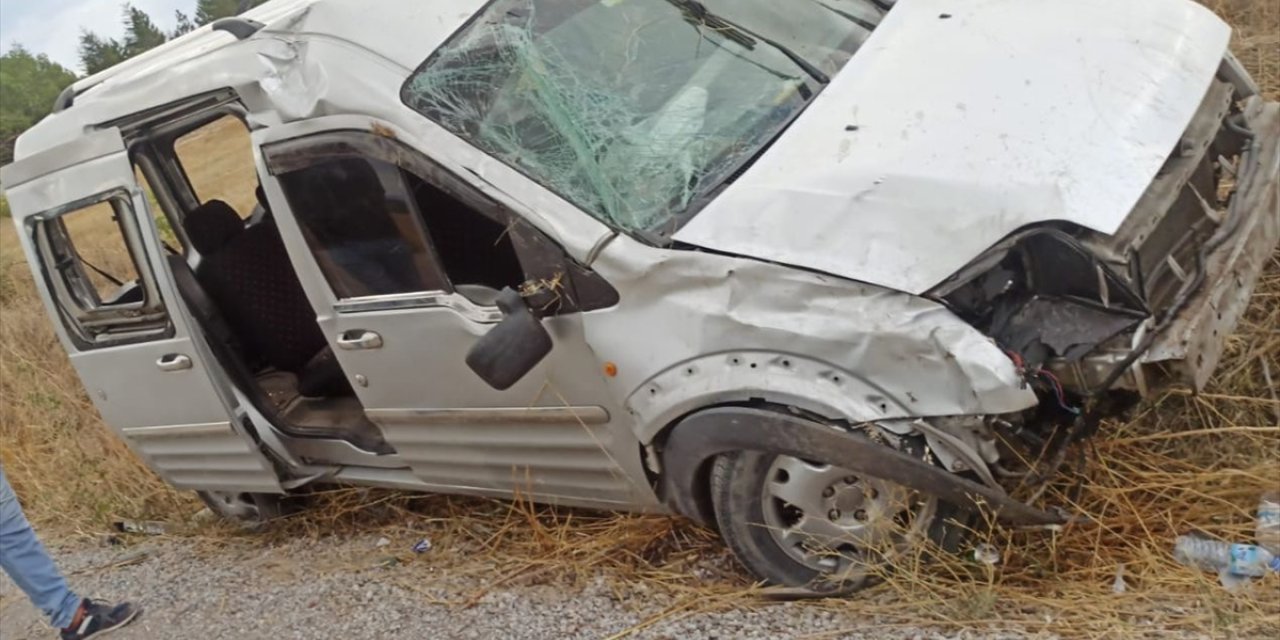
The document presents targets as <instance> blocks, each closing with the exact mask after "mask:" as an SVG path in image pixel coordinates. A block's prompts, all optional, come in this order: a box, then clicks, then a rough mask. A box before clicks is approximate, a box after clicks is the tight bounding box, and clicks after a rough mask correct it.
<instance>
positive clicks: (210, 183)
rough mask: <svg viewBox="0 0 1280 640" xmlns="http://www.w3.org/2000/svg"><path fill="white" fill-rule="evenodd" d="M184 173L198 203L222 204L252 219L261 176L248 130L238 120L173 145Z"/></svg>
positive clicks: (226, 118) (221, 121)
mask: <svg viewBox="0 0 1280 640" xmlns="http://www.w3.org/2000/svg"><path fill="white" fill-rule="evenodd" d="M173 154H174V155H175V156H177V158H178V163H179V164H181V165H182V171H183V173H185V174H186V175H187V182H189V183H190V184H191V190H192V191H193V192H194V195H195V197H196V199H197V200H198V201H199V202H208V201H210V200H222V201H223V202H226V203H227V204H229V205H231V208H232V209H235V211H236V213H238V214H240V217H241V218H246V219H247V218H248V217H249V216H251V215H253V211H254V208H255V207H256V206H257V204H258V199H257V197H256V195H255V194H254V188H255V187H257V186H258V174H257V171H256V169H255V165H254V159H253V142H252V140H251V139H250V137H249V128H248V127H246V126H245V124H244V123H243V122H241V121H240V119H239V118H237V117H235V116H231V115H227V116H223V117H221V118H219V119H217V120H214V121H213V122H210V123H209V124H206V125H204V126H203V127H200V128H199V129H196V130H194V131H191V132H189V133H186V134H184V135H183V136H182V137H180V138H178V139H177V140H175V141H174V142H173Z"/></svg>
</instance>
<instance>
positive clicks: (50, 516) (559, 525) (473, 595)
mask: <svg viewBox="0 0 1280 640" xmlns="http://www.w3.org/2000/svg"><path fill="white" fill-rule="evenodd" d="M1207 4H1209V5H1210V6H1211V7H1212V8H1214V9H1215V10H1216V11H1218V12H1219V13H1220V14H1222V15H1223V16H1224V17H1226V18H1228V19H1229V20H1230V21H1231V22H1232V23H1233V24H1235V25H1236V26H1237V29H1238V31H1237V34H1236V39H1235V41H1234V45H1233V46H1234V48H1235V50H1236V52H1237V55H1238V56H1239V57H1240V59H1241V60H1242V62H1243V63H1244V64H1245V65H1246V66H1247V67H1248V68H1249V69H1250V71H1251V72H1252V73H1253V74H1254V77H1255V78H1256V79H1257V80H1258V81H1259V82H1260V83H1261V84H1262V85H1263V86H1264V88H1265V89H1266V91H1267V92H1268V93H1269V95H1270V96H1271V97H1272V98H1276V97H1280V3H1276V2H1274V1H1272V0H1218V1H1216V2H1214V1H1212V0H1210V1H1209V2H1207ZM210 139H211V140H215V141H216V140H222V139H225V137H223V136H210ZM224 155H225V156H227V157H231V156H232V155H233V154H232V153H226V154H224ZM234 175H235V174H234V170H233V169H227V170H226V172H225V176H224V177H223V178H222V180H221V181H219V180H218V179H217V177H216V176H214V177H211V178H204V177H201V178H200V180H202V181H203V180H211V182H209V183H208V184H209V186H208V187H207V188H208V189H209V190H210V193H217V194H225V195H224V197H227V198H228V199H231V200H236V203H237V205H240V204H243V205H248V202H247V201H246V202H244V203H241V202H239V200H237V199H244V197H245V196H244V194H245V190H243V189H242V188H238V185H239V184H243V182H242V180H243V179H244V177H243V176H241V177H240V178H235V177H233V176H234ZM6 222H7V221H6ZM1264 363H1266V364H1265V365H1264ZM1264 366H1265V367H1267V368H1269V370H1270V373H1271V376H1272V379H1273V380H1280V253H1277V254H1276V255H1275V256H1273V259H1272V261H1271V265H1270V267H1269V269H1268V272H1267V274H1266V276H1265V277H1264V279H1263V280H1262V282H1261V283H1260V286H1259V287H1258V290H1257V292H1256V293H1255V295H1254V298H1253V302H1252V306H1251V308H1250V310H1249V312H1248V314H1247V317H1246V318H1245V320H1244V321H1243V323H1242V325H1241V327H1240V329H1239V331H1238V333H1237V335H1235V336H1233V337H1232V338H1231V340H1230V343H1229V347H1228V353H1227V354H1226V357H1225V359H1224V361H1223V363H1222V365H1221V367H1220V369H1219V372H1218V375H1217V377H1216V378H1215V379H1214V381H1213V382H1212V384H1211V388H1210V390H1209V392H1208V393H1206V394H1204V395H1201V396H1191V395H1188V394H1186V393H1182V392H1177V391H1174V392H1170V393H1168V394H1167V395H1166V396H1164V397H1163V398H1161V399H1159V400H1158V401H1156V402H1153V403H1150V404H1148V405H1145V406H1144V407H1142V408H1141V409H1140V410H1139V412H1138V413H1137V414H1136V415H1135V416H1134V417H1133V418H1132V419H1129V420H1127V421H1124V422H1113V423H1108V424H1107V425H1106V426H1105V428H1104V429H1103V432H1102V434H1101V436H1100V437H1099V438H1098V439H1097V440H1096V443H1095V447H1094V451H1093V452H1092V454H1093V455H1091V457H1090V461H1089V464H1088V465H1087V466H1086V467H1085V469H1084V471H1083V472H1082V478H1081V480H1082V481H1083V484H1082V485H1081V488H1080V491H1079V493H1078V494H1073V496H1074V499H1073V500H1072V501H1073V502H1074V504H1075V505H1076V507H1077V508H1078V509H1079V510H1080V511H1081V512H1083V513H1085V514H1088V515H1089V516H1091V517H1092V518H1093V519H1094V523H1091V524H1087V525H1073V526H1070V527H1067V528H1065V529H1064V530H1062V531H1058V532H1048V531H1002V530H996V531H994V532H987V533H983V534H980V536H979V537H985V538H987V539H989V540H990V541H991V542H992V543H994V544H996V545H997V546H999V547H1000V548H1001V549H1002V550H1003V552H1004V562H1003V563H1002V564H1001V565H1000V566H999V567H997V568H991V567H985V566H983V565H976V564H974V563H971V562H968V561H967V560H966V559H965V558H962V557H961V558H957V557H946V556H943V557H941V558H939V556H936V555H928V556H925V555H921V556H918V557H916V558H914V559H908V562H907V563H906V564H907V565H908V566H907V568H906V569H905V570H902V571H899V572H896V573H895V574H893V575H889V576H886V581H885V583H884V584H883V585H881V586H879V587H876V588H875V589H873V590H871V591H869V592H867V593H865V594H864V595H860V596H858V597H856V598H854V599H850V600H841V601H829V602H821V603H813V604H810V605H808V606H815V607H827V608H833V609H839V610H856V611H857V612H858V613H859V614H860V615H865V616H871V615H875V616H878V617H879V618H880V619H881V620H883V621H889V623H890V624H892V623H893V621H895V620H896V621H900V622H901V623H902V624H903V625H919V624H922V623H933V624H939V625H944V626H956V627H960V626H964V627H973V626H998V627H1003V628H1017V629H1020V630H1023V631H1026V632H1040V631H1045V632H1051V633H1059V634H1063V635H1069V636H1088V637H1114V636H1127V637H1131V636H1147V635H1151V636H1155V635H1162V634H1163V633H1164V632H1165V631H1175V632H1176V631H1185V632H1194V633H1209V634H1213V635H1236V636H1261V635H1270V636H1272V637H1276V635H1277V634H1280V577H1275V576H1273V577H1272V578H1270V579H1268V580H1266V581H1263V582H1260V583H1258V584H1255V585H1254V587H1253V588H1252V589H1251V590H1248V591H1246V592H1242V593H1229V592H1227V591H1225V590H1224V589H1222V588H1221V587H1219V586H1218V585H1217V583H1216V578H1215V577H1214V576H1211V575H1208V574H1201V573H1199V572H1195V571H1191V570H1187V569H1184V568H1182V567H1180V566H1178V565H1177V564H1175V563H1174V562H1173V560H1172V557H1171V555H1170V548H1171V546H1172V542H1173V538H1174V537H1175V536H1176V535H1178V534H1180V533H1185V532H1190V531H1200V532H1204V533H1208V534H1210V535H1215V536H1220V537H1222V538H1224V539H1231V540H1248V539H1249V538H1250V535H1251V532H1250V527H1251V521H1252V516H1251V510H1252V508H1253V506H1254V504H1255V502H1256V499H1257V497H1258V495H1259V494H1260V493H1261V492H1262V491H1263V490H1265V489H1268V488H1278V487H1280V402H1278V401H1277V400H1276V396H1275V395H1274V394H1275V389H1274V388H1269V387H1271V386H1273V385H1268V383H1267V382H1266V377H1265V375H1264ZM0 398H2V399H3V401H2V402H0V459H3V463H4V465H5V469H6V473H7V474H8V475H9V477H10V479H11V481H12V482H13V484H14V486H15V488H16V489H17V492H18V494H19V495H21V496H24V498H25V503H26V506H27V510H28V514H29V515H30V517H31V518H32V520H33V521H35V522H36V524H37V526H38V527H40V528H42V529H44V530H46V531H52V532H63V533H69V532H74V531H86V532H93V531H102V530H103V529H104V528H105V525H106V523H107V522H108V521H109V520H110V519H111V518H112V517H116V516H128V517H133V518H154V519H169V520H173V521H180V520H184V519H185V518H186V517H187V516H189V515H190V514H192V513H193V512H194V511H196V510H197V509H198V505H197V503H196V502H195V501H194V500H193V499H192V498H191V497H190V496H189V495H186V494H181V493H178V492H176V491H174V490H173V489H171V488H169V487H168V486H167V485H165V484H164V483H162V482H160V481H159V480H158V479H156V477H155V476H154V475H153V474H151V473H150V472H149V471H148V470H147V469H146V468H145V467H144V466H142V465H141V464H140V463H139V462H138V461H137V460H136V459H135V458H134V456H133V455H131V454H130V453H129V452H128V450H127V449H126V447H125V446H124V445H123V444H121V442H120V441H119V440H118V439H117V438H115V437H114V436H113V435H112V434H111V433H110V431H109V429H108V428H106V427H105V426H104V425H103V424H102V423H101V421H100V420H99V419H98V417H97V414H96V412H95V411H94V409H93V406H92V404H91V403H90V402H89V400H88V398H87V397H86V396H85V394H84V391H83V389H82V388H81V386H80V383H79V380H78V379H77V378H76V375H75V373H74V371H73V370H72V368H71V366H70V363H69V362H68V360H67V358H66V356H65V354H64V352H63V350H62V348H61V346H59V345H58V343H57V340H56V338H55V337H54V334H53V332H52V329H51V327H50V324H49V320H48V318H47V316H46V315H45V313H44V310H43V309H42V308H41V304H40V302H39V300H38V299H37V298H36V296H35V295H34V291H33V288H32V283H31V277H30V274H29V272H28V270H27V268H26V266H25V263H24V262H23V257H22V255H21V251H20V250H19V249H18V248H17V245H16V239H15V235H14V230H13V229H12V228H11V227H10V225H8V224H5V225H4V227H3V228H0ZM1069 485H1070V483H1066V482H1064V483H1063V485H1062V488H1063V489H1064V490H1065V489H1066V488H1067V487H1069ZM1055 498H1056V499H1060V500H1067V499H1070V497H1069V496H1067V495H1058V496H1055ZM318 502H319V503H320V506H319V507H318V508H316V509H314V510H312V511H310V512H308V513H307V514H306V515H304V516H303V517H301V518H298V519H296V520H294V521H292V522H290V523H286V524H284V525H282V526H280V527H277V528H274V529H273V530H272V531H270V532H268V533H267V535H269V536H272V535H275V536H290V537H292V536H297V535H315V536H320V535H326V534H328V533H330V532H349V531H355V530H379V531H383V532H385V534H386V535H389V536H394V539H396V540H397V541H400V540H405V539H409V538H411V537H415V536H418V535H423V534H425V535H429V536H430V537H431V539H432V540H433V542H434V543H435V545H436V547H437V548H436V550H435V551H433V552H432V555H431V556H430V558H431V560H430V562H429V563H413V564H410V566H409V567H407V571H408V573H407V574H405V575H408V576H414V579H413V580H412V581H410V580H407V579H406V580H404V581H402V582H400V584H402V585H403V586H404V587H405V588H406V589H409V590H411V591H416V592H421V593H423V597H424V599H427V600H430V601H439V600H437V599H438V598H440V597H441V596H440V595H439V594H438V593H436V592H434V591H431V590H430V589H429V586H430V585H431V584H432V582H431V581H432V580H436V581H441V580H444V581H446V582H447V578H449V577H454V578H456V577H460V576H482V577H484V580H483V582H484V583H485V584H487V585H488V586H487V587H486V588H485V589H492V588H498V587H501V586H505V585H514V584H520V585H535V584H548V583H549V584H556V585H568V584H578V583H582V582H585V581H588V580H592V579H594V578H595V576H598V575H601V574H603V575H605V576H606V577H607V578H609V579H610V580H612V581H614V582H615V583H616V584H619V585H621V584H623V583H627V584H629V585H630V586H631V587H632V588H634V587H635V585H645V587H644V588H646V589H647V590H648V591H649V592H650V593H652V594H653V595H654V598H657V599H659V600H660V601H662V602H665V603H668V605H669V606H667V607H666V609H665V610H663V611H662V612H661V614H660V616H661V617H664V618H669V617H681V616H684V615H689V614H691V613H693V612H696V611H702V610H708V609H716V608H724V607H729V606H739V607H741V606H759V605H762V601H761V600H760V599H759V598H758V597H757V591H756V590H754V589H753V588H752V587H751V585H749V584H747V583H746V582H745V578H744V577H743V576H742V575H741V574H740V573H737V572H734V571H732V570H723V569H718V568H717V567H722V566H723V563H722V562H710V563H708V562H707V561H706V560H707V558H714V559H723V558H724V550H723V548H722V547H721V546H720V545H719V543H718V542H717V541H716V539H715V537H714V535H712V534H710V533H708V532H706V531H702V530H699V529H696V528H694V527H692V526H690V525H688V524H687V523H685V522H683V521H681V520H679V519H673V518H666V517H656V516H636V515H616V514H602V513H587V512H579V511H573V510H564V509H552V508H546V507H540V506H534V505H530V504H527V503H525V502H516V503H514V504H512V503H506V502H500V501H487V500H471V499H460V498H450V497H443V496H421V495H408V494H401V493H395V492H378V491H373V492H370V491H363V490H336V491H331V492H327V493H326V494H324V495H322V496H319V499H318ZM192 535H194V536H195V538H197V539H202V540H212V541H220V542H218V543H219V544H225V543H227V542H229V541H233V540H234V539H235V538H236V537H237V536H239V535H242V534H239V533H236V532H235V531H234V529H233V528H231V527H228V526H225V525H212V526H209V527H206V528H205V529H202V530H200V531H199V532H196V533H194V534H192ZM397 545H399V542H397ZM395 549H397V550H398V551H402V550H400V549H399V547H398V546H397V547H395ZM412 557H413V556H412V554H408V553H402V554H401V558H402V559H403V560H409V559H411V558H412ZM912 560H914V562H916V563H918V565H919V566H917V567H912V566H911V565H912V564H913V562H912ZM333 562H340V560H333ZM425 564H429V565H430V567H429V568H427V567H423V565H425ZM695 566H696V567H699V570H698V571H693V570H692V569H693V567H695ZM1121 566H1123V567H1124V575H1125V578H1126V582H1127V585H1128V589H1127V591H1126V592H1125V593H1123V594H1114V593H1113V592H1112V587H1111V585H1112V583H1113V581H1114V579H1115V575H1116V572H1117V568H1118V567H1121ZM308 570H309V571H314V570H323V569H322V567H308ZM484 592H485V591H484V590H481V591H469V592H468V591H463V592H461V593H451V595H449V596H447V598H446V599H445V600H443V601H444V602H446V603H447V604H450V605H452V606H462V607H465V606H469V604H472V603H474V601H475V600H477V599H478V598H480V597H482V596H483V595H484ZM650 622H652V620H650ZM643 624H644V623H642V626H643ZM862 631H865V629H863V630H862Z"/></svg>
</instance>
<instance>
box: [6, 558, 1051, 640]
mask: <svg viewBox="0 0 1280 640" xmlns="http://www.w3.org/2000/svg"><path fill="white" fill-rule="evenodd" d="M136 540H140V541H139V542H136V543H135V544H133V545H131V546H129V547H118V546H117V547H107V546H102V545H100V544H97V543H94V542H87V543H81V544H75V545H68V546H61V547H57V548H55V549H54V555H55V557H56V558H57V560H58V562H59V564H60V565H61V566H62V567H63V570H64V571H66V572H67V573H68V574H70V575H71V581H72V583H73V586H74V588H76V589H77V590H79V591H81V592H82V593H84V594H87V595H89V596H91V597H99V598H104V599H112V600H115V599H121V598H129V599H133V600H134V601H136V602H137V603H139V604H141V605H143V606H144V608H145V612H144V614H143V615H142V617H141V618H140V619H139V620H138V621H137V622H135V623H134V624H133V625H131V626H130V627H127V628H125V629H122V630H120V631H118V632H116V633H113V634H112V635H111V636H110V637H111V639H112V640H143V639H151V638H182V639H186V638H193V639H194V638H199V639H201V640H213V639H220V638H234V639H237V640H240V639H246V638H271V639H285V638H302V639H306V640H325V639H330V638H332V639H341V640H352V639H359V638H429V639H431V640H453V639H458V640H462V639H468V640H470V639H479V638H502V639H504V640H506V639H510V640H521V639H526V638H528V639H533V638H537V639H544V638H610V637H626V638H649V639H680V640H685V639H689V640H700V639H703V638H708V639H709V638H841V639H850V640H852V639H860V638H885V639H889V640H903V639H912V640H914V639H922V640H935V639H942V638H947V639H951V638H956V639H959V638H966V639H971V638H1023V637H1028V636H1025V635H1023V634H1021V633H1013V632H1009V633H991V632H986V633H985V635H983V634H975V633H962V634H959V635H957V634H956V633H954V632H952V633H939V632H935V631H931V630H928V629H917V628H903V627H900V626H891V627H881V626H879V625H877V624H876V622H875V621H874V620H869V619H867V618H866V617H864V616H859V615H857V613H856V608H854V607H850V609H849V612H847V613H845V612H843V611H842V612H833V611H830V610H829V609H824V608H821V607H817V606H814V605H811V604H805V603H777V604H762V605H760V606H756V607H752V608H749V609H744V608H736V609H733V610H729V611H722V612H719V613H700V614H696V615H690V616H687V617H680V615H681V614H680V612H679V611H678V610H677V611H675V612H673V611H672V610H673V609H676V608H678V607H679V606H680V605H681V601H680V600H679V598H678V596H676V595H673V594H658V593H654V592H652V591H651V590H650V589H648V588H647V587H644V586H637V587H627V586H623V587H621V588H619V587H618V586H616V585H613V586H610V585H609V584H608V581H606V580H604V579H603V578H598V579H595V580H586V581H584V582H585V583H586V584H585V585H584V586H582V587H579V588H576V589H568V588H565V587H563V586H553V585H542V586H529V585H524V586H511V587H502V588H493V589H488V588H487V587H486V584H485V582H486V579H488V580H492V579H493V576H487V577H486V576H456V575H454V576H451V575H447V573H448V572H447V571H437V570H435V569H434V568H433V566H432V557H431V553H432V552H428V553H426V554H424V555H421V556H416V557H415V556H413V555H412V553H409V554H407V558H408V561H406V562H399V563H395V564H392V565H390V566H386V565H387V563H388V562H387V561H388V554H389V550H391V549H398V548H399V547H400V545H401V543H403V542H406V541H394V542H392V541H387V540H381V542H383V543H384V544H385V545H386V546H382V547H380V546H379V544H378V543H379V542H380V540H379V538H378V537H377V536H356V537H350V538H336V537H335V538H332V539H328V540H322V541H314V540H306V541H301V540H299V541H295V542H291V543H287V544H282V545H276V546H268V545H267V543H265V542H262V541H255V540H253V539H252V538H249V539H241V540H234V541H232V542H230V543H217V544H214V543H208V542H204V543H193V542H192V541H189V540H183V539H168V538H140V539H136ZM386 543H390V544H386ZM407 544H412V542H411V541H409V542H407ZM459 603H466V604H469V605H470V606H466V604H459ZM655 617H660V620H658V621H656V622H652V620H653V619H654V618H655ZM53 637H55V634H54V633H53V632H52V631H51V630H50V629H48V628H47V627H45V626H44V625H43V623H42V621H41V620H40V619H39V617H38V615H37V613H36V611H35V610H34V609H33V608H32V607H31V605H30V604H29V603H28V602H27V601H26V599H25V598H23V596H22V594H21V592H19V591H18V590H17V588H16V587H15V586H14V585H13V584H12V583H11V582H9V581H8V580H7V579H6V578H4V577H3V576H2V575H0V638H3V639H4V640H18V639H20V638H53ZM1033 637H1050V636H1033Z"/></svg>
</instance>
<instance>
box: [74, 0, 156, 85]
mask: <svg viewBox="0 0 1280 640" xmlns="http://www.w3.org/2000/svg"><path fill="white" fill-rule="evenodd" d="M122 13H123V20H122V21H123V23H124V36H123V37H122V38H121V39H120V40H116V39H115V38H105V37H102V36H99V35H98V34H96V33H93V32H91V31H81V32H80V64H82V65H84V70H85V73H88V74H90V75H92V74H95V73H97V72H99V71H102V70H103V69H106V68H109V67H111V66H113V65H115V64H118V63H120V62H123V61H125V60H128V59H129V58H132V57H133V56H136V55H138V54H139V53H142V52H143V51H146V50H148V49H153V48H155V47H157V46H159V45H162V44H164V42H165V41H166V40H168V39H169V36H168V35H167V34H166V33H165V32H163V31H161V30H160V28H159V27H157V26H156V23H155V21H153V20H152V19H151V16H149V15H147V12H145V11H143V10H142V9H139V8H137V7H135V6H133V5H131V4H127V3H126V4H125V5H124V6H123V7H122Z"/></svg>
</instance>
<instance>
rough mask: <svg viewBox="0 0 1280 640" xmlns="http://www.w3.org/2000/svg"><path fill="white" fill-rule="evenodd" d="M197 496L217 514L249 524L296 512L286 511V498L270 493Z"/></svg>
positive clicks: (199, 492)
mask: <svg viewBox="0 0 1280 640" xmlns="http://www.w3.org/2000/svg"><path fill="white" fill-rule="evenodd" d="M196 495H197V496H199V497H200V500H201V501H202V502H204V503H205V505H207V506H208V507H209V510H210V511H212V512H214V513H215V514H217V515H219V516H221V517H223V518H225V519H227V520H232V521H235V522H244V523H248V524H264V523H267V522H270V521H272V520H277V519H279V518H283V517H284V516H285V515H288V514H289V513H292V512H293V511H295V510H296V509H292V510H287V509H286V503H285V496H282V495H275V494H270V493H231V492H227V491H197V492H196Z"/></svg>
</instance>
